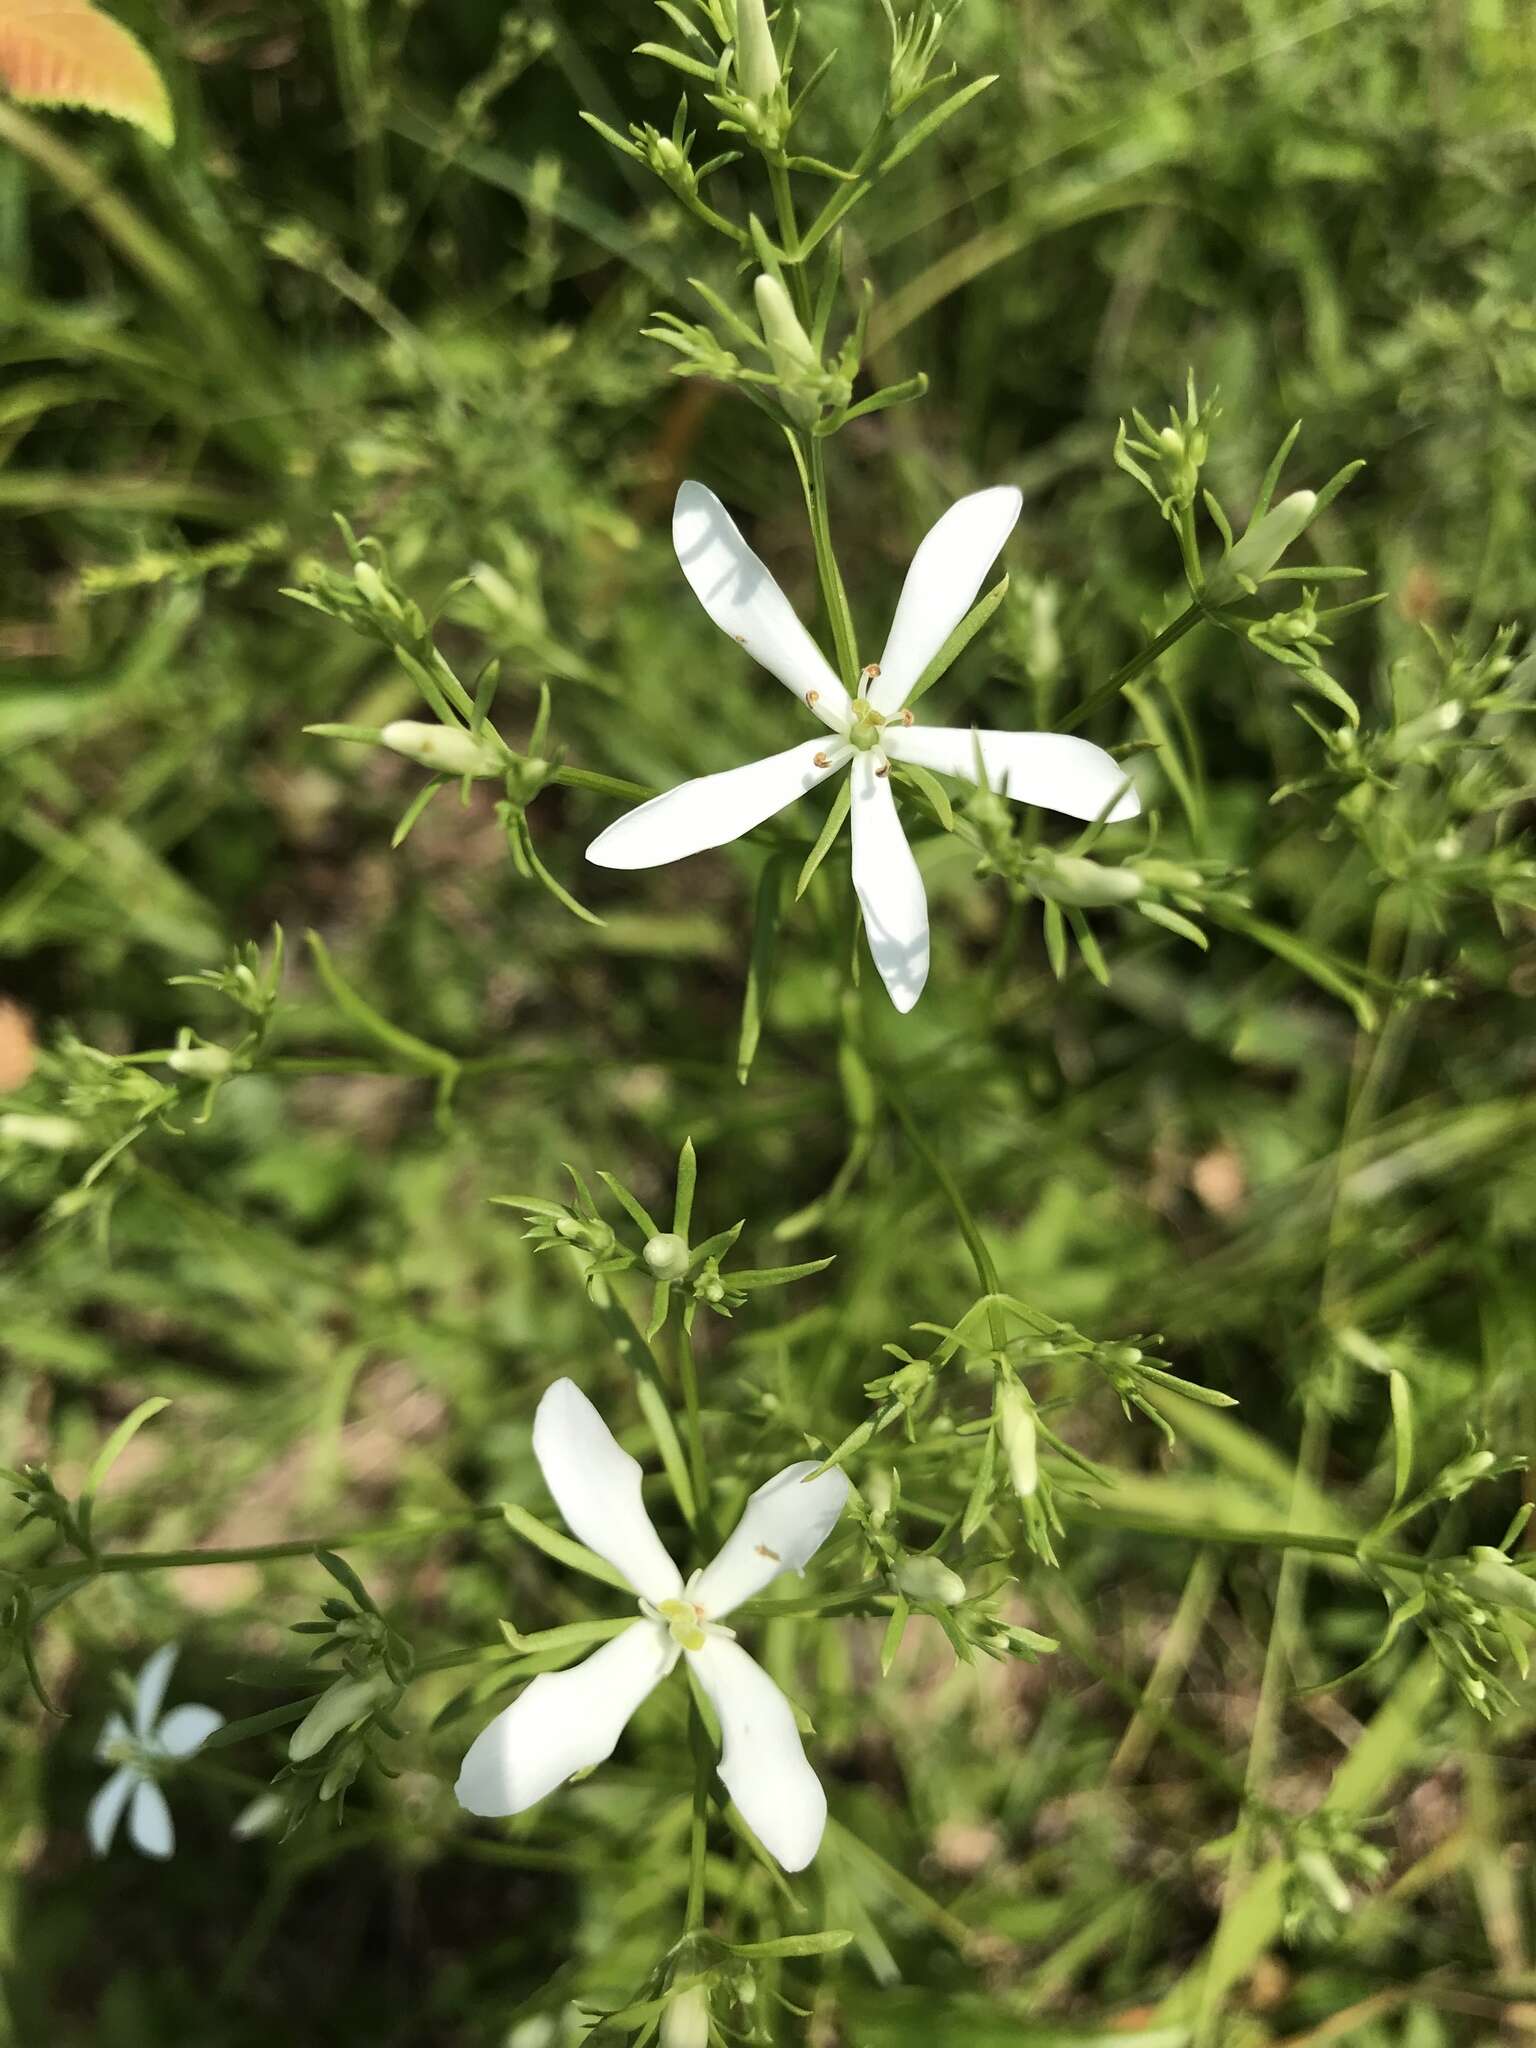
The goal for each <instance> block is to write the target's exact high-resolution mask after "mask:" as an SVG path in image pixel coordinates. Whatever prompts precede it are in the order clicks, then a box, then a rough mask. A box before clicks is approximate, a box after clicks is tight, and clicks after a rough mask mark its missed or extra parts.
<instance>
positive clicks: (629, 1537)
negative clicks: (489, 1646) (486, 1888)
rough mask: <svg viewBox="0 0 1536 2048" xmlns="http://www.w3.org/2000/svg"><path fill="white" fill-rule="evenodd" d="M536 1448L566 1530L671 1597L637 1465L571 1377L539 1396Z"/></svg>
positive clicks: (678, 1581)
mask: <svg viewBox="0 0 1536 2048" xmlns="http://www.w3.org/2000/svg"><path fill="white" fill-rule="evenodd" d="M533 1454H534V1456H535V1457H536V1458H537V1459H538V1461H539V1469H540V1470H541V1471H542V1472H543V1474H544V1478H545V1481H546V1483H547V1484H548V1487H549V1490H550V1492H551V1493H552V1494H553V1495H554V1497H555V1502H556V1505H557V1506H558V1507H559V1509H560V1512H561V1514H562V1515H564V1517H565V1520H566V1526H567V1527H568V1528H569V1529H570V1531H571V1534H572V1535H573V1536H579V1537H580V1538H581V1540H582V1542H583V1543H585V1544H586V1546H587V1548H588V1549H589V1550H595V1551H596V1552H597V1554H598V1556H599V1557H602V1558H606V1559H607V1561H608V1563H609V1564H611V1565H615V1566H616V1567H617V1568H618V1569H619V1570H620V1571H621V1572H622V1573H623V1574H624V1576H625V1578H626V1579H628V1581H629V1583H630V1584H631V1585H632V1586H633V1587H634V1589H635V1591H636V1592H637V1593H639V1594H641V1595H643V1597H644V1598H645V1599H647V1600H673V1599H675V1598H676V1597H677V1595H678V1594H679V1593H680V1592H681V1591H682V1585H683V1580H682V1574H681V1573H680V1572H679V1571H678V1569H677V1566H676V1565H675V1564H674V1563H673V1562H672V1560H671V1558H670V1557H668V1555H667V1553H666V1551H665V1550H664V1549H663V1548H662V1542H661V1538H660V1537H659V1536H658V1535H657V1534H656V1531H655V1530H654V1529H653V1528H652V1527H651V1518H650V1516H649V1515H648V1514H647V1513H646V1511H645V1503H644V1501H643V1500H642V1499H641V1497H640V1478H641V1473H640V1467H639V1465H638V1464H637V1463H636V1461H635V1460H634V1459H633V1458H632V1457H631V1456H630V1455H629V1453H628V1451H626V1450H625V1449H624V1448H623V1446H622V1445H621V1444H618V1443H615V1441H614V1439H613V1436H612V1433H611V1432H610V1430H609V1428H608V1425H607V1423H606V1422H604V1420H603V1418H602V1417H601V1415H599V1414H598V1412H597V1410H596V1409H595V1408H594V1407H593V1406H592V1403H591V1402H590V1401H589V1400H588V1399H587V1397H586V1395H585V1394H584V1393H583V1392H582V1391H581V1389H580V1387H578V1386H577V1385H576V1383H575V1381H574V1380H556V1381H555V1383H554V1385H553V1386H552V1387H550V1388H549V1389H548V1391H547V1392H546V1393H545V1395H544V1398H543V1400H542V1401H540V1403H539V1407H538V1413H537V1414H536V1415H535V1416H534V1418H533ZM603 1754H604V1756H606V1755H607V1754H608V1752H607V1750H604V1751H603Z"/></svg>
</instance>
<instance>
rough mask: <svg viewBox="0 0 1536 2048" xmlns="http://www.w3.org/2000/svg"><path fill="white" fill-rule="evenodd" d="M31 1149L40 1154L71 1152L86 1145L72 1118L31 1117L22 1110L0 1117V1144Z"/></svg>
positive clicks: (29, 1113)
mask: <svg viewBox="0 0 1536 2048" xmlns="http://www.w3.org/2000/svg"><path fill="white" fill-rule="evenodd" d="M5 1139H9V1140H10V1142H11V1143H12V1144H13V1145H33V1146H35V1147H36V1148H37V1150H38V1151H39V1152H73V1151H74V1149H75V1147H76V1146H77V1145H80V1144H83V1143H84V1141H85V1131H84V1129H83V1128H82V1126H81V1125H79V1124H77V1123H76V1122H75V1120H74V1118H73V1117H68V1116H34V1115H32V1114H31V1112H30V1111H28V1110H24V1109H12V1110H8V1111H7V1112H6V1114H5V1115H4V1116H0V1141H3V1140H5Z"/></svg>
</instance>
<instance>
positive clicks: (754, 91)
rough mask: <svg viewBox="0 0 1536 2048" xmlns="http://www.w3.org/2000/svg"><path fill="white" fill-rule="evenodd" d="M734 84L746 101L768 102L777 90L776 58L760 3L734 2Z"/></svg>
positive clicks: (748, 0) (747, 0) (763, 9)
mask: <svg viewBox="0 0 1536 2048" xmlns="http://www.w3.org/2000/svg"><path fill="white" fill-rule="evenodd" d="M736 83H737V85H739V86H740V88H741V90H742V91H743V93H745V94H746V96H747V98H748V99H749V100H758V101H762V100H766V99H771V98H772V97H773V95H774V93H776V92H777V91H778V89H779V56H778V52H777V51H776V50H775V49H774V47H773V36H772V33H771V32H770V30H769V27H768V10H767V8H766V7H765V6H764V5H763V0H736Z"/></svg>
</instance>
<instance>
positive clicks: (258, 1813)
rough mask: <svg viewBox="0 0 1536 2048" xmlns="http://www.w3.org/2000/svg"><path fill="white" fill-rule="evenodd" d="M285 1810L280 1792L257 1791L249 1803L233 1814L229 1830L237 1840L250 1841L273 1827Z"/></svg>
mask: <svg viewBox="0 0 1536 2048" xmlns="http://www.w3.org/2000/svg"><path fill="white" fill-rule="evenodd" d="M287 1811H288V1809H287V1807H286V1806H285V1805H284V1803H283V1799H282V1795H281V1794H280V1793H277V1792H258V1793H257V1795H256V1797H255V1798H254V1799H253V1800H252V1801H251V1803H250V1805H249V1806H243V1807H241V1809H240V1811H239V1812H238V1813H237V1814H236V1815H235V1818H234V1820H233V1821H232V1822H231V1823H230V1829H229V1832H230V1833H231V1834H232V1835H233V1836H234V1838H235V1840H236V1841H237V1842H249V1841H252V1840H254V1838H255V1837H256V1836H257V1835H264V1834H266V1833H267V1831H268V1830H269V1829H270V1828H275V1827H276V1826H277V1824H278V1822H279V1821H280V1820H281V1819H282V1818H283V1816H284V1814H286V1813H287Z"/></svg>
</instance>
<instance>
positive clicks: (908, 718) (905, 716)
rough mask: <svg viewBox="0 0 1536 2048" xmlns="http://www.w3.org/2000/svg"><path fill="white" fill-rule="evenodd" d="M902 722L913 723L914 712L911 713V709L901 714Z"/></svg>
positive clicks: (904, 723)
mask: <svg viewBox="0 0 1536 2048" xmlns="http://www.w3.org/2000/svg"><path fill="white" fill-rule="evenodd" d="M901 722H902V724H903V725H911V724H912V722H913V720H912V714H911V712H910V711H903V713H902V714H901Z"/></svg>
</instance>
